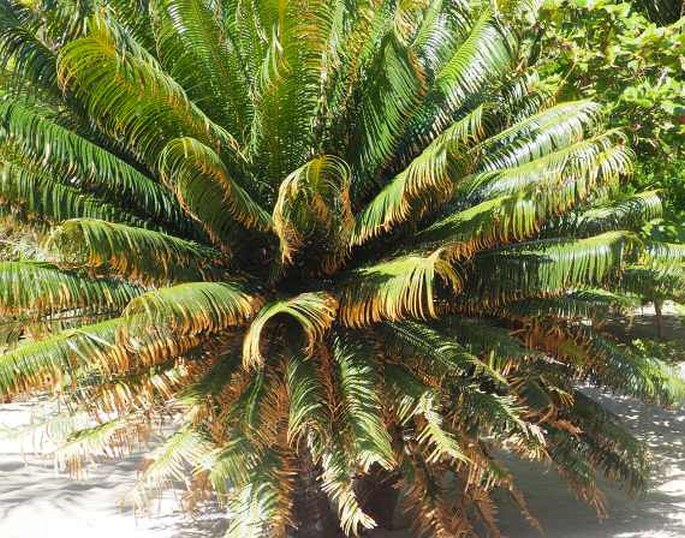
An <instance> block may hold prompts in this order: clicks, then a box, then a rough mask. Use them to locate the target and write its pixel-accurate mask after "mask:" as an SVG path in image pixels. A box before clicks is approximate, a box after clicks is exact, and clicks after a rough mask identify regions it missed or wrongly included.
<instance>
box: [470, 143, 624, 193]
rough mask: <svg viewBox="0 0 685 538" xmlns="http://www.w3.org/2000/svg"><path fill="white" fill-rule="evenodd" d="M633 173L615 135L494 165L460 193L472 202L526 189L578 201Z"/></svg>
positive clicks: (473, 178)
mask: <svg viewBox="0 0 685 538" xmlns="http://www.w3.org/2000/svg"><path fill="white" fill-rule="evenodd" d="M506 147H508V146H506ZM630 171H631V164H630V152H629V151H628V150H627V149H626V148H625V147H624V146H623V145H621V144H616V143H615V142H614V136H612V134H611V133H602V134H600V135H598V136H596V137H592V138H588V139H585V140H581V141H579V142H575V143H573V142H571V143H569V144H565V143H564V144H563V145H561V146H560V148H559V149H556V150H553V151H550V152H545V151H542V152H540V153H539V154H538V153H537V152H536V153H533V154H531V155H528V157H526V158H522V159H521V162H515V163H508V162H505V163H502V165H501V166H499V165H497V164H493V165H490V166H489V167H486V169H485V170H484V171H480V172H478V173H476V174H473V175H472V176H470V177H468V178H465V179H464V181H463V183H462V184H461V185H459V187H458V191H459V194H460V195H461V196H463V197H465V198H466V199H467V200H469V201H472V202H478V201H481V200H484V199H485V200H486V199H490V198H496V197H498V196H502V195H512V194H516V193H518V192H520V190H521V189H526V188H538V189H541V190H542V189H554V188H557V189H568V190H572V189H575V191H576V195H577V197H578V198H579V199H583V198H586V197H587V195H588V193H591V192H592V191H593V189H596V188H597V187H598V186H607V187H613V186H615V185H616V183H617V178H618V176H619V175H620V174H627V173H629V172H630ZM457 200H458V199H457Z"/></svg>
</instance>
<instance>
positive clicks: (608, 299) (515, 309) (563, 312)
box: [502, 289, 639, 321]
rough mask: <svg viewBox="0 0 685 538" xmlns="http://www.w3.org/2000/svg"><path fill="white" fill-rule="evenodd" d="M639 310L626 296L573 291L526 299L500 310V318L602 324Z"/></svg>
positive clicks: (611, 293)
mask: <svg viewBox="0 0 685 538" xmlns="http://www.w3.org/2000/svg"><path fill="white" fill-rule="evenodd" d="M636 306H639V304H638V303H637V301H636V299H635V298H634V297H631V296H629V295H625V294H621V293H614V292H611V291H606V290H603V289H586V290H580V291H574V292H570V293H567V294H566V295H562V296H560V297H553V298H549V299H545V298H540V299H530V300H525V301H520V302H514V303H510V304H507V305H505V306H503V307H502V317H521V318H529V317H532V318H536V317H556V318H565V319H569V320H572V319H593V320H598V321H602V320H605V319H607V318H608V317H609V316H611V315H612V314H615V313H617V312H619V313H620V312H627V311H629V310H630V309H631V308H635V307H636Z"/></svg>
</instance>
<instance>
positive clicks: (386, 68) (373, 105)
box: [345, 29, 428, 194]
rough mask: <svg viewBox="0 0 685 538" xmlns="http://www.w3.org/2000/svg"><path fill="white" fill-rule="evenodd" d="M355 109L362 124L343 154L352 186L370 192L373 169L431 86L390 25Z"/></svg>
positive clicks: (385, 157)
mask: <svg viewBox="0 0 685 538" xmlns="http://www.w3.org/2000/svg"><path fill="white" fill-rule="evenodd" d="M381 43H382V45H381V47H380V50H379V51H378V54H377V56H376V57H375V63H374V64H372V67H371V68H372V69H373V71H372V72H373V73H374V74H373V77H369V78H368V79H366V81H365V83H364V84H363V87H362V92H361V93H360V95H361V97H360V102H359V103H358V104H357V107H356V109H355V111H354V113H355V115H356V116H357V117H356V121H358V122H359V127H358V129H357V131H356V133H355V135H356V136H355V139H354V140H352V141H351V144H350V146H349V148H350V149H351V151H350V152H349V153H348V154H347V155H346V156H345V157H346V158H345V160H346V161H347V162H349V163H350V164H351V166H352V170H353V171H354V174H353V181H354V190H355V192H358V193H360V194H361V193H364V192H368V191H369V190H370V187H372V186H374V184H375V183H376V181H377V180H376V177H375V174H376V173H377V172H378V170H379V169H380V168H381V167H382V166H383V165H386V164H389V163H390V161H391V158H392V156H393V155H394V154H395V152H396V151H397V149H398V145H399V143H400V141H401V137H402V136H403V135H404V132H405V130H406V128H407V127H408V125H409V120H410V118H411V113H412V112H413V111H414V110H415V109H416V107H417V106H419V104H420V103H421V101H422V98H423V97H424V96H425V94H426V92H427V91H428V88H427V85H426V80H425V77H426V73H425V70H424V68H423V67H422V66H421V65H420V63H419V62H418V61H417V58H416V56H415V51H413V50H412V49H411V47H410V46H408V45H407V44H405V43H402V41H401V39H400V38H398V36H397V35H396V32H395V31H393V30H391V29H388V32H387V34H386V35H385V36H384V37H383V38H382V41H381Z"/></svg>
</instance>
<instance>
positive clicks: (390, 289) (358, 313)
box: [340, 249, 462, 327]
mask: <svg viewBox="0 0 685 538" xmlns="http://www.w3.org/2000/svg"><path fill="white" fill-rule="evenodd" d="M442 254H443V253H442V251H441V250H440V249H438V250H436V251H435V252H433V253H432V254H429V255H420V254H409V255H406V256H401V257H399V258H395V259H391V260H389V261H386V262H381V263H379V264H377V265H372V266H369V267H364V268H361V269H356V270H354V271H350V272H349V273H347V275H346V276H345V279H344V280H343V281H342V284H341V286H340V320H341V321H342V323H344V324H345V325H348V326H350V327H361V326H364V325H369V324H371V323H375V322H378V321H383V320H388V321H396V320H400V319H405V318H418V319H427V318H435V317H436V316H437V313H436V305H435V296H436V287H437V283H438V282H439V281H441V282H442V283H443V284H445V285H446V286H447V287H448V288H449V289H451V290H452V291H453V292H457V291H460V290H461V288H462V281H461V278H460V277H459V275H458V274H457V272H456V271H455V269H454V268H453V267H452V266H451V265H450V264H449V263H448V262H447V261H446V260H444V259H443V258H442ZM436 277H440V279H438V278H436Z"/></svg>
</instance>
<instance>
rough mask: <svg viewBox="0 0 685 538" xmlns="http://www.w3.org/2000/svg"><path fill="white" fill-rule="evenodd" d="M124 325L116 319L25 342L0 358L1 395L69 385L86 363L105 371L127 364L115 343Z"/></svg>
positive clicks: (126, 358)
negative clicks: (77, 371) (71, 377)
mask: <svg viewBox="0 0 685 538" xmlns="http://www.w3.org/2000/svg"><path fill="white" fill-rule="evenodd" d="M121 325H122V322H121V319H119V318H115V319H112V320H108V321H104V322H102V323H97V324H95V325H88V326H85V327H81V328H79V329H74V330H71V331H65V332H62V333H58V334H56V335H54V336H51V337H49V338H47V339H45V340H38V341H36V342H29V343H25V344H22V345H20V346H18V347H17V348H15V349H14V350H12V351H10V352H8V353H5V354H4V355H0V394H3V395H12V394H17V393H20V392H24V391H29V390H37V389H41V388H44V387H49V386H60V385H62V384H68V382H69V381H70V376H71V375H72V374H73V372H75V370H77V369H78V368H79V367H81V366H83V365H86V364H95V365H101V366H103V367H104V368H105V369H107V368H114V367H115V365H117V364H120V365H121V364H126V363H127V362H128V356H127V353H126V351H125V350H124V349H123V348H121V347H119V346H117V345H116V344H115V342H116V336H117V331H118V330H119V328H120V327H121Z"/></svg>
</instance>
